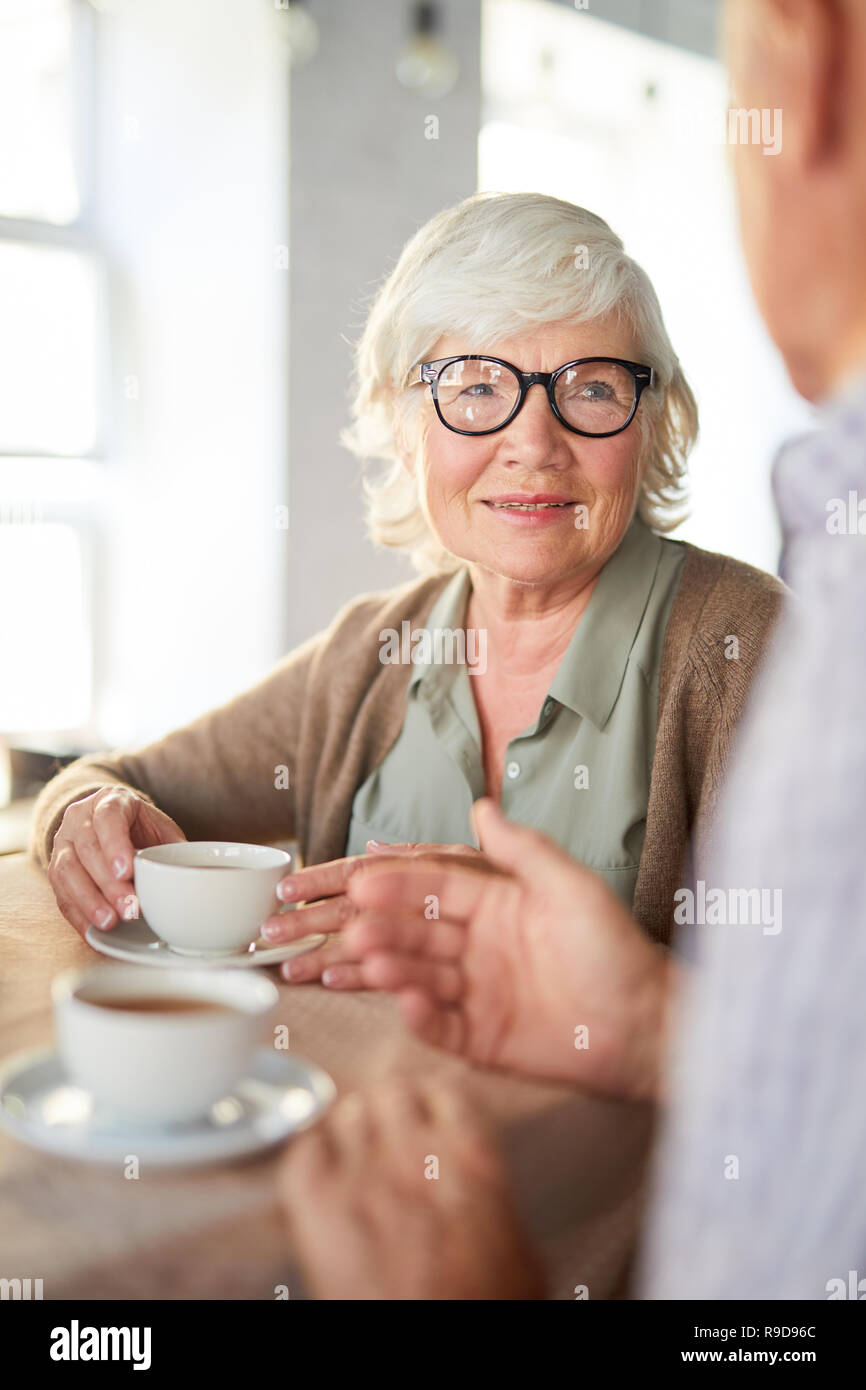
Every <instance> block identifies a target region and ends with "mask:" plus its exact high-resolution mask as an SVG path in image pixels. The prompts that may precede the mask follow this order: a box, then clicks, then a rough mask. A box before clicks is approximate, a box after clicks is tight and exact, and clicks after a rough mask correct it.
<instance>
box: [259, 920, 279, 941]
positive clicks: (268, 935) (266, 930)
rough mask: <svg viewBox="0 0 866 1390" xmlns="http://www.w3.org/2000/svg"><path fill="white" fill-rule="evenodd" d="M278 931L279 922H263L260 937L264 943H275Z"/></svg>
mask: <svg viewBox="0 0 866 1390" xmlns="http://www.w3.org/2000/svg"><path fill="white" fill-rule="evenodd" d="M280 931H281V928H280V924H279V922H265V924H264V926H263V927H262V936H263V937H264V938H265V940H266V941H276V940H277V938H278V937H279V935H280Z"/></svg>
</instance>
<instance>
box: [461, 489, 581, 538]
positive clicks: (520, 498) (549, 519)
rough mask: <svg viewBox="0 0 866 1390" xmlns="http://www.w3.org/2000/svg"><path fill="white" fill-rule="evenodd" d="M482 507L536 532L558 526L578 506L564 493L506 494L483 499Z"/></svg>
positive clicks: (512, 523)
mask: <svg viewBox="0 0 866 1390" xmlns="http://www.w3.org/2000/svg"><path fill="white" fill-rule="evenodd" d="M481 505H482V506H483V507H486V508H487V510H488V511H489V512H491V513H492V515H493V516H496V517H499V518H500V519H501V520H503V521H505V522H506V523H510V525H512V526H515V525H517V526H523V527H526V526H529V527H530V528H532V529H533V530H536V529H537V528H538V527H539V526H550V525H555V524H556V523H557V522H561V521H562V520H563V519H564V518H565V517H569V518H570V517H571V515H572V508H573V507H574V506H575V505H576V503H575V501H574V498H572V497H564V496H563V495H562V494H561V493H551V492H527V493H522V492H506V493H502V494H501V495H497V496H494V497H485V498H482V499H481Z"/></svg>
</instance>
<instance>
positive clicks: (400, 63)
mask: <svg viewBox="0 0 866 1390" xmlns="http://www.w3.org/2000/svg"><path fill="white" fill-rule="evenodd" d="M441 18H442V16H441V12H440V8H439V6H438V5H437V4H435V3H433V0H422V3H420V4H416V5H415V7H414V13H413V16H412V37H411V39H410V40H409V42H408V43H407V44H406V46H405V48H403V50H402V51H401V52H400V54H399V56H398V58H397V77H398V78H399V80H400V82H402V84H403V86H404V87H408V88H409V89H410V91H413V92H419V93H422V94H423V95H424V96H428V97H444V96H447V94H448V93H449V92H450V91H451V89H452V87H453V86H454V84H455V82H456V81H457V78H458V76H459V73H460V64H459V63H458V62H457V59H456V58H455V57H454V54H453V53H452V52H451V51H450V49H448V48H446V47H445V45H444V43H442V41H441V40H440V39H438V38H437V37H436V31H437V29H438V28H439V25H440V22H441Z"/></svg>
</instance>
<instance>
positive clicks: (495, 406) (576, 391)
mask: <svg viewBox="0 0 866 1390" xmlns="http://www.w3.org/2000/svg"><path fill="white" fill-rule="evenodd" d="M519 395H520V381H519V379H518V378H517V376H516V375H515V374H514V372H512V371H511V369H510V368H509V367H505V366H503V365H502V364H501V363H498V362H488V361H480V362H477V361H475V362H473V361H469V360H467V359H466V358H460V359H459V360H458V361H456V362H452V363H450V364H449V366H447V367H443V369H442V370H441V372H440V373H439V381H438V399H439V409H440V411H441V413H442V417H443V419H444V420H445V423H446V424H448V425H451V426H452V427H453V428H454V429H458V430H466V431H468V432H469V433H480V432H481V431H483V430H491V429H495V428H496V426H497V425H501V424H503V423H504V421H505V420H507V419H508V417H509V415H510V414H511V412H512V411H513V409H514V407H515V405H516V404H517V400H518V397H519ZM634 398H635V381H634V377H633V376H632V374H631V372H630V371H628V369H627V368H626V367H620V366H618V365H617V363H615V362H583V363H581V364H580V365H579V366H577V367H569V369H568V371H566V372H563V373H562V375H561V376H559V377H557V380H556V385H555V388H554V399H555V400H556V405H557V409H558V410H559V412H560V414H561V415H562V417H563V419H564V420H566V421H567V422H568V424H569V425H573V426H574V428H575V429H579V430H584V431H585V432H586V433H587V434H607V433H609V431H611V430H616V429H619V428H620V427H621V426H622V425H624V424H625V422H626V420H627V419H628V417H629V415H630V414H631V411H632V408H633V406H634Z"/></svg>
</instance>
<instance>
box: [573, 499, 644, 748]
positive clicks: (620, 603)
mask: <svg viewBox="0 0 866 1390" xmlns="http://www.w3.org/2000/svg"><path fill="white" fill-rule="evenodd" d="M661 553H662V541H661V539H660V537H659V536H657V535H655V534H654V532H652V531H651V530H650V529H649V527H648V526H646V525H645V524H644V522H642V521H641V520H640V518H639V517H637V516H635V517H634V518H633V520H632V522H631V525H630V526H629V528H628V530H627V531H626V533H625V535H624V537H623V539H622V541H621V542H620V544H619V547H618V548H617V549H616V550H615V551H614V553H613V555H612V556H611V557H610V559H609V560H608V561H607V564H606V565H605V566H604V568H603V569H602V571H601V574H600V575H599V577H598V579H597V581H596V585H595V588H594V589H593V591H592V594H591V595H590V599H589V603H588V604H587V606H586V609H585V611H584V613H583V616H582V618H581V620H580V622H579V623H578V625H577V628H576V630H575V633H574V636H573V637H572V639H571V641H570V642H569V644H568V647H567V649H566V652H565V655H564V656H563V658H562V661H561V662H560V664H559V669H558V671H557V672H556V675H555V676H554V678H553V681H552V682H551V685H550V694H551V695H552V696H553V697H554V699H556V700H558V701H559V703H560V704H562V705H567V706H568V708H569V709H571V710H574V712H575V713H576V714H580V715H583V716H585V717H586V718H587V719H589V720H590V721H591V723H593V724H594V725H595V727H596V728H597V729H603V728H604V726H605V724H606V723H607V721H608V719H609V718H610V715H611V712H612V710H613V707H614V705H615V704H616V701H617V696H618V695H619V692H620V688H621V686H622V682H623V678H624V676H625V671H626V666H627V665H628V659H629V656H630V654H631V649H632V647H633V646H634V643H635V639H636V637H637V635H638V632H639V631H640V626H641V622H642V621H643V615H644V613H645V611H646V606H647V603H648V601H649V597H650V593H651V592H652V587H653V584H654V582H655V576H656V571H657V569H658V564H659V559H660V557H661Z"/></svg>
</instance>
